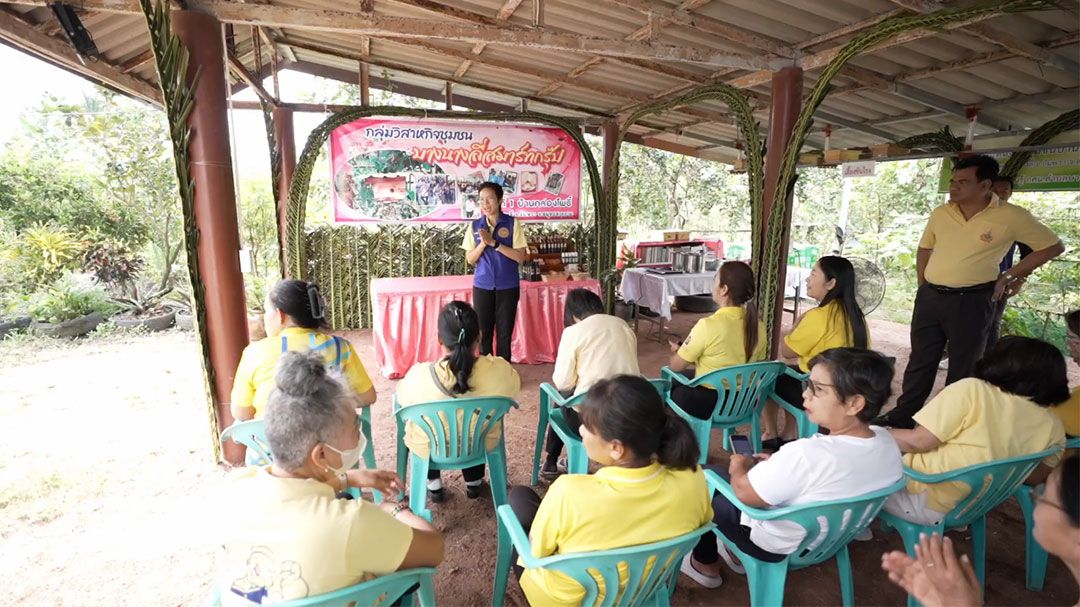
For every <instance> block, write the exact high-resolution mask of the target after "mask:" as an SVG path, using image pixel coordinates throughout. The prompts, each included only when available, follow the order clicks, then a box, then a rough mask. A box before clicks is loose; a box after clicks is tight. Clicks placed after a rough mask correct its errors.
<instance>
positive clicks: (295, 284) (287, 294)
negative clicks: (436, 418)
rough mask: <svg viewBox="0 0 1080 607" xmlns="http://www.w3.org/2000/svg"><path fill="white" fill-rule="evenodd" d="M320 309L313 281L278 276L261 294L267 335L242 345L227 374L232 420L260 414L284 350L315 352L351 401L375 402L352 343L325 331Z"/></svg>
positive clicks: (362, 404) (323, 312) (323, 311)
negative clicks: (351, 396)
mask: <svg viewBox="0 0 1080 607" xmlns="http://www.w3.org/2000/svg"><path fill="white" fill-rule="evenodd" d="M326 312H327V309H326V303H325V302H324V301H323V299H322V296H321V295H320V294H319V287H318V285H316V284H315V283H313V282H305V281H303V280H282V281H280V282H278V283H277V284H276V285H274V288H273V289H271V290H270V292H269V293H267V294H266V301H264V302H263V327H264V328H265V329H266V335H267V337H265V338H263V339H260V340H259V341H256V342H252V343H250V344H248V346H247V347H246V348H244V352H243V354H242V355H241V356H240V364H239V365H238V366H237V368H236V377H235V379H233V389H232V414H233V417H234V418H235V419H236V420H237V421H243V420H249V419H259V418H261V417H262V414H263V410H264V409H265V407H266V399H267V398H268V397H269V396H270V391H271V390H272V389H273V388H274V371H275V369H276V368H277V364H278V360H279V359H280V358H281V356H282V354H284V353H285V352H304V351H308V350H311V351H313V352H318V354H319V355H320V356H322V358H323V361H324V362H325V363H326V366H327V367H329V368H331V369H335V370H337V371H338V372H339V373H340V374H341V375H342V376H343V377H344V378H345V381H346V383H347V385H348V387H349V388H351V389H352V393H353V394H354V395H355V403H354V404H355V406H356V407H367V406H370V405H371V404H372V403H374V402H375V396H376V395H375V386H374V385H373V384H372V383H371V379H370V378H368V374H367V372H366V371H365V370H364V364H363V363H361V362H360V357H359V356H358V355H357V353H356V349H355V348H353V346H352V344H351V343H349V340H347V339H345V338H344V337H338V336H336V335H331V334H330V332H329V326H328V325H327V323H326Z"/></svg>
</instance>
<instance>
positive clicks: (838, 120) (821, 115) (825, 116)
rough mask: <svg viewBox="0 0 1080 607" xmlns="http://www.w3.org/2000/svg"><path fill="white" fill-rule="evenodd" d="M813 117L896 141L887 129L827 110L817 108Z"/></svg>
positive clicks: (894, 136)
mask: <svg viewBox="0 0 1080 607" xmlns="http://www.w3.org/2000/svg"><path fill="white" fill-rule="evenodd" d="M814 118H817V119H819V120H822V121H825V122H827V123H829V124H831V125H833V126H842V127H845V128H849V129H851V130H853V131H859V132H860V133H865V134H867V135H872V136H874V137H877V138H879V139H883V140H885V141H896V135H895V134H893V133H890V132H889V131H885V130H882V129H879V128H877V127H874V126H870V125H868V124H866V123H864V122H857V121H855V120H848V119H847V118H844V117H841V116H837V115H836V114H832V113H829V112H824V111H821V110H818V111H817V112H815V113H814Z"/></svg>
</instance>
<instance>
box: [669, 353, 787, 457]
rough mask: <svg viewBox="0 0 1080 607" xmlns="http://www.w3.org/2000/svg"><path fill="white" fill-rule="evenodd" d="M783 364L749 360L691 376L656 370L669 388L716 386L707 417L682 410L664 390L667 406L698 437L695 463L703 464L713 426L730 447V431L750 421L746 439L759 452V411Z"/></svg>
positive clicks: (784, 366) (783, 366) (781, 371)
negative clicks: (697, 451) (714, 400)
mask: <svg viewBox="0 0 1080 607" xmlns="http://www.w3.org/2000/svg"><path fill="white" fill-rule="evenodd" d="M786 368H787V365H785V364H784V363H780V362H776V361H769V362H762V363H750V364H747V365H735V366H732V367H726V368H724V369H717V370H716V371H713V372H711V373H708V374H706V375H703V376H701V377H698V378H695V379H692V380H691V379H687V378H686V376H684V375H683V374H681V373H676V372H674V371H672V370H671V369H670V368H668V367H664V368H662V369H660V377H661V378H663V379H666V380H669V381H670V382H671V386H672V388H674V386H675V384H676V383H680V384H682V385H684V386H690V387H697V386H700V385H702V384H709V385H711V386H715V387H716V408H715V409H713V413H712V418H711V419H701V418H700V417H695V416H693V415H690V414H689V413H687V412H686V411H683V410H682V408H681V407H679V405H678V404H676V403H675V401H674V400H672V398H671V391H670V390H669V391H668V393H667V397H666V398H665V400H666V401H667V406H668V407H671V410H672V411H674V412H675V413H676V414H678V416H679V417H681V418H683V419H685V420H686V422H687V423H688V424H690V428H691V429H692V430H693V431H694V436H696V437H697V440H698V448H699V449H700V451H701V456H700V457H699V458H698V463H701V464H704V463H705V461H706V460H707V459H708V457H709V435H710V434H711V433H712V430H713V428H722V429H723V430H724V445H723V446H724V448H725V449H728V450H730V449H731V434H732V431H733V430H734V429H735V427H736V426H740V425H742V424H746V423H749V424H750V442H751V444H752V445H753V447H754V452H755V453H757V452H760V451H761V429H760V423H761V422H760V419H759V418H760V412H761V407H762V406H763V405H764V404H765V398H766V397H768V396H769V395H770V394H772V393H773V391H774V388H775V387H776V378H777V377H779V376H780V374H781V373H783V372H784V369H786Z"/></svg>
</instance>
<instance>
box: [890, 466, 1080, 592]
mask: <svg viewBox="0 0 1080 607" xmlns="http://www.w3.org/2000/svg"><path fill="white" fill-rule="evenodd" d="M1034 518H1035V529H1034V531H1033V532H1032V535H1033V536H1034V537H1035V541H1036V542H1038V543H1039V545H1040V546H1042V547H1043V548H1044V549H1045V550H1046V551H1047V552H1049V553H1050V554H1052V555H1054V556H1056V557H1058V558H1060V559H1061V560H1062V561H1063V562H1064V563H1065V566H1066V567H1068V568H1069V573H1071V574H1072V576H1073V579H1074V580H1075V581H1076V582H1077V583H1078V584H1080V458H1078V457H1077V456H1076V455H1072V456H1069V457H1067V458H1065V461H1064V462H1062V464H1061V465H1060V466H1058V467H1057V468H1056V469H1055V470H1054V471H1053V472H1052V473H1051V474H1050V477H1049V478H1048V479H1047V480H1046V489H1045V491H1044V492H1043V494H1042V495H1041V496H1040V497H1039V499H1038V501H1037V502H1036V503H1035V514H1034ZM881 568H882V569H884V570H885V571H887V572H888V573H889V579H890V580H892V581H893V583H894V584H896V585H897V586H900V587H901V588H903V589H904V590H906V591H907V592H908V594H910V595H912V596H913V597H915V598H916V599H917V600H918V601H919V602H920V603H922V604H923V605H924V606H925V607H982V605H983V597H982V585H981V584H980V583H979V579H978V577H976V575H975V569H974V568H973V567H972V566H971V559H969V558H968V557H967V555H966V554H965V555H963V556H961V557H960V558H959V559H958V558H956V550H955V548H954V547H953V543H952V540H951V539H949V538H948V537H945V538H942V537H941V536H939V535H938V534H936V533H935V534H933V535H932V536H930V537H925V536H924V537H923V538H922V539H921V540H920V541H919V545H918V546H916V548H915V558H912V557H910V556H908V555H907V554H906V553H904V552H901V551H899V550H896V551H893V552H889V553H887V554H883V555H881Z"/></svg>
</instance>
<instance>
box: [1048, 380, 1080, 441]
mask: <svg viewBox="0 0 1080 607" xmlns="http://www.w3.org/2000/svg"><path fill="white" fill-rule="evenodd" d="M1050 412H1051V413H1053V414H1054V415H1056V416H1058V419H1060V420H1061V425H1062V426H1063V427H1064V428H1065V434H1067V435H1069V436H1080V387H1078V388H1073V391H1072V394H1071V395H1070V396H1069V400H1067V401H1065V402H1063V403H1061V404H1060V405H1057V406H1056V407H1050Z"/></svg>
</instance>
